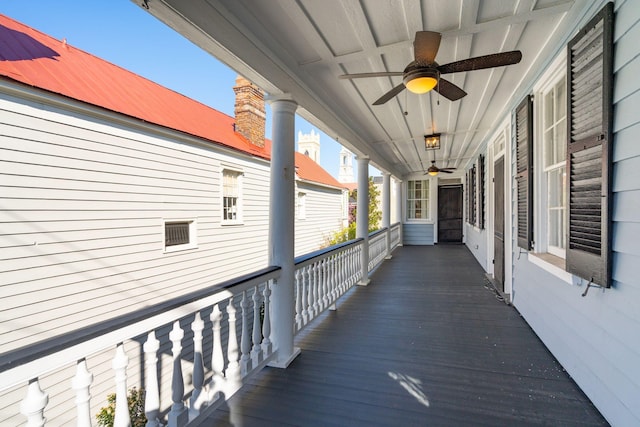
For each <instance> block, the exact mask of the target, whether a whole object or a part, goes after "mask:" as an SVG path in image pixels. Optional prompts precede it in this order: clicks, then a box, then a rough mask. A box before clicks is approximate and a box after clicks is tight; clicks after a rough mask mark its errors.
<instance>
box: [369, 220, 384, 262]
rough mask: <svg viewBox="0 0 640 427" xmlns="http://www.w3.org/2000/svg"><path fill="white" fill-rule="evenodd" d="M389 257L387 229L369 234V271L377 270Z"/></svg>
mask: <svg viewBox="0 0 640 427" xmlns="http://www.w3.org/2000/svg"><path fill="white" fill-rule="evenodd" d="M386 256H387V229H386V228H382V229H380V230H377V231H374V232H372V233H370V234H369V271H373V270H375V268H376V267H378V266H379V265H380V264H381V263H382V261H384V259H385V257H386Z"/></svg>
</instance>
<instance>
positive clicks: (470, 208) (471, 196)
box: [467, 164, 478, 225]
mask: <svg viewBox="0 0 640 427" xmlns="http://www.w3.org/2000/svg"><path fill="white" fill-rule="evenodd" d="M476 172H477V169H476V165H475V164H474V165H473V166H472V167H471V169H469V170H468V171H467V203H468V205H467V222H468V223H469V224H471V225H477V224H478V223H477V219H478V217H477V212H478V211H477V204H478V200H477V195H478V189H477V176H476Z"/></svg>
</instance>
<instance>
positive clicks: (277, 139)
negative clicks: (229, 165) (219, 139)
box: [269, 97, 300, 368]
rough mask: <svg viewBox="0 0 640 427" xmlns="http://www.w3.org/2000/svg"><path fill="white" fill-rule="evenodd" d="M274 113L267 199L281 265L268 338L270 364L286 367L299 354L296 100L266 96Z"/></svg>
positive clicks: (275, 260) (273, 255) (272, 244)
mask: <svg viewBox="0 0 640 427" xmlns="http://www.w3.org/2000/svg"><path fill="white" fill-rule="evenodd" d="M269 102H270V104H271V113H272V117H273V119H272V120H273V125H272V137H271V140H272V145H271V182H270V199H269V265H277V266H280V267H281V268H282V270H281V272H280V278H279V279H278V280H277V281H276V282H274V284H273V288H272V311H271V315H272V320H271V322H272V323H271V324H272V328H271V340H272V341H273V345H274V348H275V351H276V352H277V354H276V358H275V359H274V361H273V362H272V363H271V366H275V367H278V368H286V367H287V366H289V364H290V363H291V362H292V361H293V359H294V358H295V357H296V356H297V355H298V354H300V349H297V348H294V347H293V317H294V312H293V309H294V304H295V301H294V284H295V282H294V264H293V258H294V225H295V218H294V212H295V205H294V201H295V197H294V189H295V160H294V156H295V154H294V153H295V112H296V108H297V107H298V104H296V103H295V102H294V101H293V100H291V99H286V98H283V97H278V98H271V99H269Z"/></svg>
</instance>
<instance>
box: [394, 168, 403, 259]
mask: <svg viewBox="0 0 640 427" xmlns="http://www.w3.org/2000/svg"><path fill="white" fill-rule="evenodd" d="M403 200H404V199H403V198H402V181H400V180H397V181H396V216H397V217H398V222H399V223H400V230H398V232H399V233H400V243H399V244H398V245H399V246H402V220H403V218H404V216H403V215H402V204H403Z"/></svg>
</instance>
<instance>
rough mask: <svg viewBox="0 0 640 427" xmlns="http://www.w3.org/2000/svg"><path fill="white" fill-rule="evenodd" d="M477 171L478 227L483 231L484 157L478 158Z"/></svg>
mask: <svg viewBox="0 0 640 427" xmlns="http://www.w3.org/2000/svg"><path fill="white" fill-rule="evenodd" d="M478 171H479V177H478V181H479V184H480V199H479V202H478V226H479V227H480V229H484V220H485V211H484V209H485V208H484V197H485V195H484V192H485V187H484V186H485V184H484V178H485V176H484V175H485V170H484V156H480V157H479V158H478Z"/></svg>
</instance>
